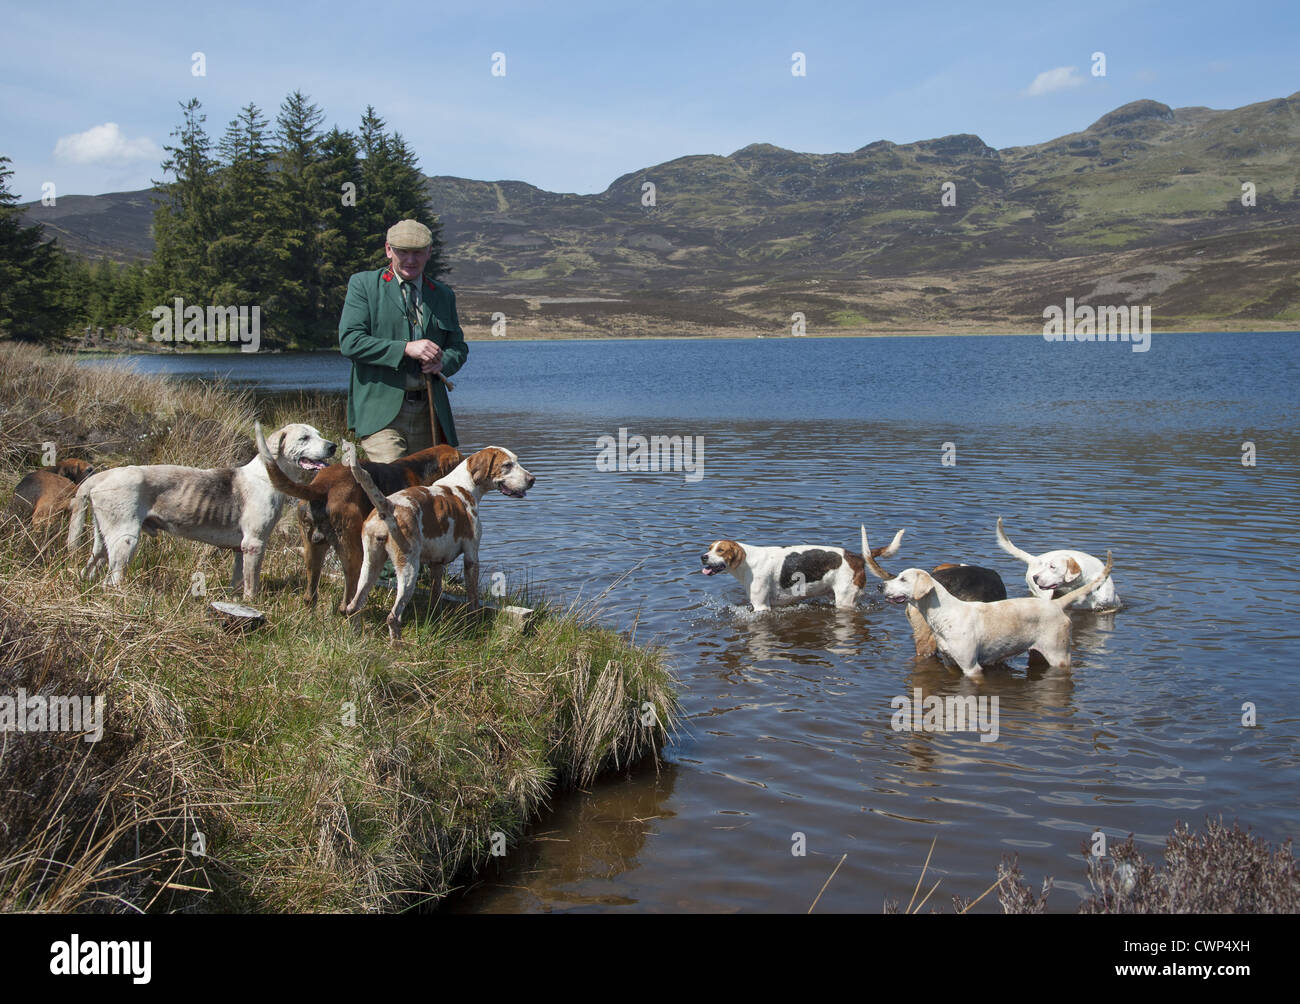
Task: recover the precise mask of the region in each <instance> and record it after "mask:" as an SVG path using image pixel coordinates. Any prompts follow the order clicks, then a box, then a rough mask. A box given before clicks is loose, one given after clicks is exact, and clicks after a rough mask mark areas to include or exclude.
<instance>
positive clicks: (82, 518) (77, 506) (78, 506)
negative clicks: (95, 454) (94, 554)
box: [68, 477, 94, 551]
mask: <svg viewBox="0 0 1300 1004" xmlns="http://www.w3.org/2000/svg"><path fill="white" fill-rule="evenodd" d="M93 481H94V478H93V477H90V478H87V479H86V480H85V481H83V482H81V484H80V486H78V488H77V494H76V495H74V496H72V498H71V499H70V500H69V502H68V512H70V513H71V514H72V522H71V523H70V524H69V525H68V550H69V551H75V550H76V549H77V541H78V540H80V539H81V528H82V527H83V526H85V525H86V507H87V506H89V505H90V486H91V484H92V483H93Z"/></svg>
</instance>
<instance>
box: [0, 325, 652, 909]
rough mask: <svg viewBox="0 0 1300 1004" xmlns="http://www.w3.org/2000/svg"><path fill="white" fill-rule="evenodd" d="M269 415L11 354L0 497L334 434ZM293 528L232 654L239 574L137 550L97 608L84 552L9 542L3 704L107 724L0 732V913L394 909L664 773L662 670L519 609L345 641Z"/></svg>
mask: <svg viewBox="0 0 1300 1004" xmlns="http://www.w3.org/2000/svg"><path fill="white" fill-rule="evenodd" d="M258 407H259V406H257V405H255V403H254V401H253V400H252V399H251V398H250V397H249V396H248V395H246V394H238V393H233V392H231V391H230V390H229V389H227V388H223V387H220V386H217V387H213V386H205V385H200V384H193V383H181V382H174V381H167V380H163V379H158V378H154V377H144V376H139V375H134V374H131V373H128V372H125V371H122V370H118V369H114V368H108V369H99V368H96V369H82V368H78V367H77V366H76V365H75V363H74V362H73V361H72V360H71V359H70V358H68V357H62V356H50V355H45V354H42V353H39V352H37V351H35V350H28V349H22V348H17V347H14V346H11V345H0V490H3V491H4V492H5V496H6V498H7V497H8V496H9V494H10V493H11V491H12V488H13V486H14V485H15V484H16V483H17V481H18V480H19V479H20V478H21V477H22V475H23V474H24V473H25V472H26V471H28V470H31V469H33V468H35V467H37V466H39V465H40V455H39V454H40V444H42V443H45V442H49V441H53V442H55V443H57V444H58V447H59V452H60V456H81V457H84V458H86V459H90V460H92V461H93V462H95V464H96V466H97V467H99V468H101V469H102V468H105V467H109V466H113V465H116V464H122V463H180V464H187V465H192V466H202V467H209V466H225V465H230V464H240V463H243V462H245V461H247V460H248V459H250V458H251V457H252V456H253V453H254V448H253V444H252V438H251V434H252V423H253V420H254V418H255V417H256V418H260V420H261V421H262V422H263V424H264V425H265V426H267V427H268V428H275V427H278V426H279V425H281V424H283V423H284V422H286V421H290V420H296V421H307V422H310V423H312V424H313V425H316V426H317V427H318V428H320V429H321V430H322V431H323V432H324V433H325V434H326V435H327V436H329V437H331V438H336V439H341V438H343V435H344V431H343V429H342V428H341V416H340V415H339V414H338V408H337V405H336V403H335V401H332V400H330V399H326V398H313V397H309V396H304V397H302V398H300V399H298V400H296V401H284V400H283V399H281V400H279V401H277V402H276V403H275V404H273V405H263V406H261V407H262V408H263V409H264V410H265V411H266V412H268V413H262V414H258ZM538 504H544V502H539V503H538ZM287 511H288V512H289V515H287V516H286V517H285V518H284V520H283V521H282V522H281V524H280V527H279V528H278V529H277V531H276V533H275V535H274V538H273V542H272V545H271V546H270V547H269V548H268V554H267V557H266V560H265V563H264V565H263V574H262V587H263V590H264V591H263V593H262V595H261V596H260V597H259V598H258V600H257V601H256V606H257V607H258V608H259V609H261V610H263V611H265V612H266V614H267V616H268V624H267V626H266V627H264V628H262V629H261V630H258V631H255V632H252V633H249V634H245V635H232V634H229V633H227V632H226V631H225V630H224V629H223V628H222V627H221V626H220V625H218V624H217V623H216V621H214V620H213V619H212V617H211V616H210V614H209V610H208V604H209V602H210V601H211V600H214V599H238V597H237V596H235V595H234V594H232V593H230V591H229V589H228V584H229V577H230V570H231V557H230V555H229V553H228V552H222V551H217V550H216V549H215V548H211V547H207V546H204V545H200V544H195V543H191V542H188V541H182V540H178V539H176V538H171V537H159V538H156V539H149V538H146V540H145V542H144V543H143V544H142V545H141V547H140V551H139V553H138V554H137V556H136V559H135V562H134V563H133V565H132V568H131V571H130V573H129V574H128V576H127V579H126V582H125V583H124V585H123V586H122V587H121V588H115V589H105V588H104V587H102V586H101V585H99V584H87V583H83V582H82V581H81V580H80V579H79V578H78V577H77V575H76V569H77V568H78V567H79V566H80V565H81V564H82V563H83V562H84V558H85V555H84V553H83V554H82V555H80V556H79V559H78V560H75V561H74V560H71V559H70V558H69V556H68V555H67V553H66V550H65V547H64V543H63V541H62V540H56V541H55V542H53V544H51V545H49V546H42V545H41V543H40V542H37V541H33V540H32V539H31V538H30V536H28V535H26V534H24V533H22V532H19V531H18V530H17V527H16V526H15V524H14V522H13V521H12V520H7V521H6V525H5V527H4V532H3V534H2V535H0V696H3V695H14V694H16V693H17V692H18V691H19V690H20V689H22V690H24V691H25V692H26V693H27V694H29V695H30V694H35V693H45V694H50V695H64V696H69V695H97V694H102V695H104V697H105V699H106V710H105V714H104V733H103V737H102V738H101V739H100V740H99V741H98V742H95V743H88V742H84V741H83V740H82V739H81V738H80V737H79V736H76V735H71V734H68V733H57V732H29V733H25V734H20V733H15V732H0V821H2V822H3V825H0V909H3V910H59V911H63V910H95V911H101V910H102V911H136V910H153V911H160V910H186V911H191V910H192V911H205V910H258V911H328V910H337V911H374V910H396V909H404V908H409V907H411V906H413V905H415V904H417V903H422V902H423V903H427V902H428V901H430V900H431V899H432V900H436V899H437V898H439V897H441V896H442V895H444V894H445V893H446V892H447V891H448V890H449V889H450V888H451V887H452V886H453V885H454V884H455V883H456V882H457V878H458V876H464V875H466V874H467V873H468V870H469V869H472V868H474V867H475V866H477V865H479V864H481V863H482V862H483V861H484V860H486V858H487V855H488V853H489V850H490V848H491V846H492V843H493V834H503V835H504V846H505V851H506V853H507V854H509V853H510V850H511V849H512V848H513V847H514V846H515V839H516V837H517V835H518V834H519V833H520V832H521V831H522V829H523V828H524V827H525V826H526V825H527V823H528V822H529V820H530V819H531V818H532V817H533V815H534V814H535V813H536V812H537V811H538V809H539V808H540V807H541V806H542V804H543V803H544V802H545V800H546V799H547V798H548V797H550V796H551V795H552V794H554V793H556V792H558V791H561V790H564V789H567V788H572V787H574V786H580V785H582V784H585V783H587V782H589V781H590V780H591V779H592V778H594V777H595V776H596V775H597V774H599V773H600V772H602V771H605V770H609V769H626V768H628V767H629V766H631V765H633V764H636V763H640V762H645V766H646V768H647V769H653V768H652V767H651V766H650V760H652V759H653V758H654V757H655V756H657V753H658V751H659V750H660V749H662V747H663V744H664V743H665V741H666V739H667V735H668V733H669V732H670V731H671V729H672V722H673V717H674V714H675V711H676V705H675V700H674V697H673V694H672V691H671V686H670V680H669V676H668V673H667V670H666V667H665V662H664V658H663V655H662V653H661V652H659V651H658V650H655V649H650V648H645V647H641V646H637V645H635V644H634V643H633V642H632V641H630V640H628V639H626V638H624V637H622V636H620V635H618V634H616V633H614V632H611V631H608V630H605V629H603V628H600V627H599V626H596V625H595V624H594V623H592V621H591V619H590V617H589V616H587V615H586V614H584V613H583V612H582V611H572V610H562V609H558V608H556V607H553V606H551V605H549V604H548V603H547V601H546V600H545V598H543V597H538V596H533V595H528V590H527V589H521V590H517V591H515V592H514V593H513V594H512V597H511V599H513V601H514V602H520V603H524V604H526V605H530V606H536V607H539V608H540V609H541V610H542V612H543V614H544V616H542V617H541V618H539V619H538V621H537V622H536V624H537V626H536V627H535V628H534V629H532V630H530V631H529V632H528V633H527V634H519V633H517V632H516V633H511V632H507V631H503V630H501V629H499V628H498V627H497V626H496V625H494V624H493V623H492V622H491V621H490V620H488V619H484V618H475V617H471V616H469V615H468V614H467V613H465V612H464V611H463V610H461V609H459V608H458V607H456V606H455V605H452V604H443V605H440V606H438V607H437V608H436V609H434V610H430V609H429V604H428V597H427V592H426V591H425V590H424V589H423V588H422V589H421V590H420V592H419V594H418V595H417V599H416V600H415V602H414V603H413V605H412V609H411V610H410V611H408V614H407V618H408V621H407V623H408V625H409V626H408V628H407V630H406V632H405V634H404V639H405V644H404V645H403V646H402V647H400V648H393V647H390V645H389V644H388V642H387V640H386V633H385V632H384V631H383V627H382V620H383V616H384V614H385V612H386V603H385V596H386V595H387V594H381V595H380V596H379V597H378V598H372V601H371V603H370V604H369V606H368V609H367V611H366V614H365V623H364V628H363V630H362V631H361V632H360V633H356V634H354V633H353V632H351V631H350V630H348V629H347V628H346V626H345V625H344V623H343V621H342V620H341V618H339V617H338V616H337V615H336V614H335V613H334V612H333V607H334V604H335V603H336V602H337V599H338V592H339V589H340V586H339V583H338V581H337V580H327V582H326V583H324V586H323V595H322V598H321V602H320V604H319V605H318V606H317V608H316V609H314V610H309V609H307V608H305V607H304V606H303V604H302V600H301V592H302V588H303V585H304V574H303V568H302V559H301V556H300V554H299V552H298V550H297V546H298V532H297V526H296V520H295V519H294V517H293V516H292V512H291V510H289V509H288V508H287ZM200 586H201V587H202V589H200V588H199V587H200ZM200 591H204V592H206V595H195V593H196V592H200ZM645 702H649V703H651V704H653V705H654V707H655V709H656V711H657V718H658V722H657V723H656V724H651V725H648V726H647V725H643V724H642V711H641V709H642V707H643V704H644V703H645ZM501 839H502V838H501V837H497V838H496V842H497V843H498V845H499V844H500V842H501Z"/></svg>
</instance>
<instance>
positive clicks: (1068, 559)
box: [998, 516, 1120, 610]
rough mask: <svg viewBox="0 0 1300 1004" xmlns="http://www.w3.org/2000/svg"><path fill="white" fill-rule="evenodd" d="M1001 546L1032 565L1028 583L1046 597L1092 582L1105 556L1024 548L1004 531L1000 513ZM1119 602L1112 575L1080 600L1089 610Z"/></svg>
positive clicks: (1084, 607) (999, 542) (999, 538)
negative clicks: (1031, 551)
mask: <svg viewBox="0 0 1300 1004" xmlns="http://www.w3.org/2000/svg"><path fill="white" fill-rule="evenodd" d="M998 546H999V547H1000V548H1002V550H1004V551H1006V552H1007V554H1009V555H1011V556H1012V557H1013V558H1019V559H1020V560H1021V561H1023V562H1024V563H1025V564H1026V565H1027V566H1029V567H1028V569H1027V570H1026V571H1025V584H1026V585H1028V586H1029V591H1030V592H1031V593H1033V594H1034V595H1035V596H1041V597H1043V598H1044V599H1052V598H1054V597H1057V596H1063V595H1065V594H1066V593H1068V592H1070V590H1072V589H1075V588H1077V587H1078V586H1080V585H1082V584H1083V583H1085V582H1091V581H1092V580H1093V579H1095V578H1096V577H1097V573H1098V572H1100V571H1101V560H1100V559H1099V558H1094V557H1093V556H1092V555H1091V554H1087V553H1085V552H1083V551H1065V550H1061V551H1046V552H1044V553H1043V554H1038V555H1034V554H1030V553H1029V552H1028V551H1022V550H1020V548H1018V547H1016V545H1015V544H1013V543H1011V541H1009V540H1008V539H1007V535H1006V534H1005V533H1003V532H1002V517H1001V516H999V517H998ZM1119 605H1120V603H1119V594H1118V593H1116V592H1115V583H1114V581H1113V580H1112V579H1111V578H1110V577H1109V576H1107V578H1106V581H1105V582H1103V583H1102V584H1101V586H1100V587H1098V589H1097V591H1096V592H1094V593H1092V594H1091V595H1089V596H1088V597H1087V598H1086V599H1085V600H1083V602H1081V603H1080V604H1079V606H1080V607H1081V608H1083V609H1085V610H1115V609H1118V608H1119Z"/></svg>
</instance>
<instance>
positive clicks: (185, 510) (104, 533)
mask: <svg viewBox="0 0 1300 1004" xmlns="http://www.w3.org/2000/svg"><path fill="white" fill-rule="evenodd" d="M270 444H271V446H270V450H271V452H272V454H273V456H274V463H275V465H276V466H277V467H278V468H279V469H280V470H281V471H282V472H283V473H284V474H285V476H286V477H289V478H291V479H297V480H299V481H302V480H306V479H307V478H310V477H311V475H312V474H314V473H315V472H316V471H318V470H320V469H321V468H322V467H324V466H325V465H326V463H327V462H328V461H329V458H330V457H332V456H333V455H334V444H333V443H331V442H330V441H329V440H328V439H326V438H325V437H324V436H322V435H321V434H320V432H318V431H317V430H316V429H314V428H312V427H311V426H310V425H299V424H294V425H286V426H285V427H284V428H283V429H278V430H276V431H275V432H273V433H272V434H271V438H270ZM284 500H285V496H284V495H283V494H282V493H281V492H278V491H276V490H275V487H274V486H273V485H272V484H271V479H270V476H269V475H268V474H267V470H266V466H265V463H264V461H263V460H262V458H261V456H256V457H254V458H253V459H252V460H250V461H249V462H248V463H246V464H245V465H244V466H243V467H238V468H230V467H220V468H214V469H208V470H202V469H200V468H197V467H180V466H177V465H175V464H152V465H149V466H138V467H115V468H113V469H112V470H108V471H102V472H100V473H99V474H95V475H92V476H91V477H89V478H87V479H86V480H85V481H84V482H82V484H81V487H80V488H78V489H77V494H76V496H75V497H74V498H73V500H72V524H71V526H70V527H69V528H68V550H70V551H75V550H76V547H77V541H78V539H79V538H80V537H81V529H82V526H83V525H84V524H85V520H86V507H87V506H93V507H94V510H93V517H92V519H93V523H94V530H95V545H94V549H93V551H92V552H91V555H90V560H89V561H88V562H87V563H86V567H85V568H84V569H82V573H81V574H82V575H83V576H84V577H86V578H91V577H93V576H94V575H96V574H98V572H99V571H100V570H101V569H102V568H103V566H104V565H105V564H107V566H108V584H109V585H114V586H115V585H118V584H119V583H121V581H122V573H123V572H124V571H125V570H126V567H127V565H129V564H130V563H131V559H132V558H133V557H134V556H135V552H136V548H137V547H139V545H140V535H141V534H142V533H147V534H149V535H150V536H156V535H157V534H158V533H160V532H163V533H171V534H175V535H176V536H177V537H185V538H186V539H188V540H197V541H199V542H201V543H204V544H212V545H214V546H216V547H222V548H226V549H227V550H231V551H234V552H235V570H234V574H233V575H232V576H231V581H230V588H231V589H238V588H240V583H241V582H242V584H243V590H244V599H246V600H247V599H252V598H253V597H254V596H256V595H257V586H258V575H259V573H260V571H261V568H262V552H263V549H264V547H265V546H266V540H267V538H268V537H269V536H270V534H271V531H272V530H273V529H275V524H276V522H277V521H278V520H279V519H280V510H281V508H282V507H283V505H284Z"/></svg>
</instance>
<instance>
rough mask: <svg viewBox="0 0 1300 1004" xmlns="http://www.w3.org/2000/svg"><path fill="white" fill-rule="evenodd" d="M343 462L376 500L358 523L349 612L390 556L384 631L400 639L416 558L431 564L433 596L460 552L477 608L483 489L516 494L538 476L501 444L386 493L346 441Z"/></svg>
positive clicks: (473, 607) (467, 587)
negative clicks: (393, 584) (390, 595)
mask: <svg viewBox="0 0 1300 1004" xmlns="http://www.w3.org/2000/svg"><path fill="white" fill-rule="evenodd" d="M344 463H345V464H347V465H348V468H349V469H350V470H351V471H352V476H353V477H354V478H356V479H357V483H358V484H359V485H361V487H362V489H364V490H365V493H366V494H367V495H369V496H370V501H371V502H372V503H374V506H375V509H374V511H373V512H372V513H371V514H370V515H369V516H367V517H366V521H365V523H364V524H363V525H362V527H361V547H362V550H363V552H364V554H365V557H364V558H363V559H362V562H361V577H360V579H359V580H358V585H357V592H356V595H355V596H354V597H352V600H351V602H349V603H348V605H347V610H346V612H347V614H348V615H349V616H351V615H354V614H356V613H357V611H358V610H360V609H361V608H362V607H363V606H364V605H365V602H366V597H367V596H369V595H370V590H371V589H372V588H374V585H375V582H376V580H378V578H379V572H380V570H381V569H382V568H383V565H384V558H385V556H387V557H388V558H389V559H391V560H392V562H393V569H394V571H395V572H396V576H397V595H396V597H394V599H393V609H392V610H391V611H390V612H389V614H388V634H389V637H390V638H391V639H392V640H393V641H397V640H399V639H400V638H401V636H402V611H403V610H405V609H406V605H407V603H409V602H410V600H411V596H412V595H413V594H414V593H415V580H416V577H417V576H418V575H419V574H420V562H421V561H428V562H429V563H430V564H431V565H433V585H432V594H433V601H434V602H436V601H437V599H438V597H439V596H440V595H441V594H442V571H443V568H444V567H446V566H447V565H448V564H450V563H451V562H453V561H455V560H456V559H457V558H459V557H461V556H462V555H463V556H464V558H465V593H466V596H467V597H468V599H469V607H470V609H471V610H476V609H478V606H479V596H478V547H479V540H480V538H481V537H482V532H483V528H482V526H481V525H480V523H479V519H478V505H479V502H480V501H482V499H483V494H484V493H485V492H486V491H488V489H490V488H495V489H497V490H498V491H500V492H501V494H502V495H504V496H506V497H507V498H512V499H521V498H523V497H524V496H525V494H526V493H527V492H528V490H529V489H530V488H532V487H533V485H534V483H535V482H536V481H537V479H536V478H535V477H533V476H532V475H531V474H529V473H528V471H527V470H525V469H524V466H523V465H522V464H520V463H519V458H518V457H517V456H515V455H514V454H513V453H511V452H510V451H509V450H505V449H502V448H501V447H499V446H489V447H487V448H485V449H482V450H479V451H478V452H477V453H475V454H472V455H471V456H470V457H469V458H468V459H466V460H463V461H462V462H461V463H460V464H458V465H457V467H456V469H455V470H454V471H452V472H451V473H450V474H448V475H447V476H446V477H445V478H440V479H439V480H437V481H435V482H434V483H433V484H432V485H429V486H428V487H425V486H416V487H414V488H405V489H403V490H402V491H399V492H394V493H393V494H392V495H389V496H387V497H385V496H384V495H383V494H381V493H380V491H379V489H378V488H377V487H376V486H375V482H374V481H373V480H372V479H371V477H370V475H369V474H367V473H366V470H365V468H363V467H361V466H360V465H359V464H358V463H357V461H356V450H355V449H354V448H353V447H352V446H351V444H348V446H347V447H345V451H344Z"/></svg>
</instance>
